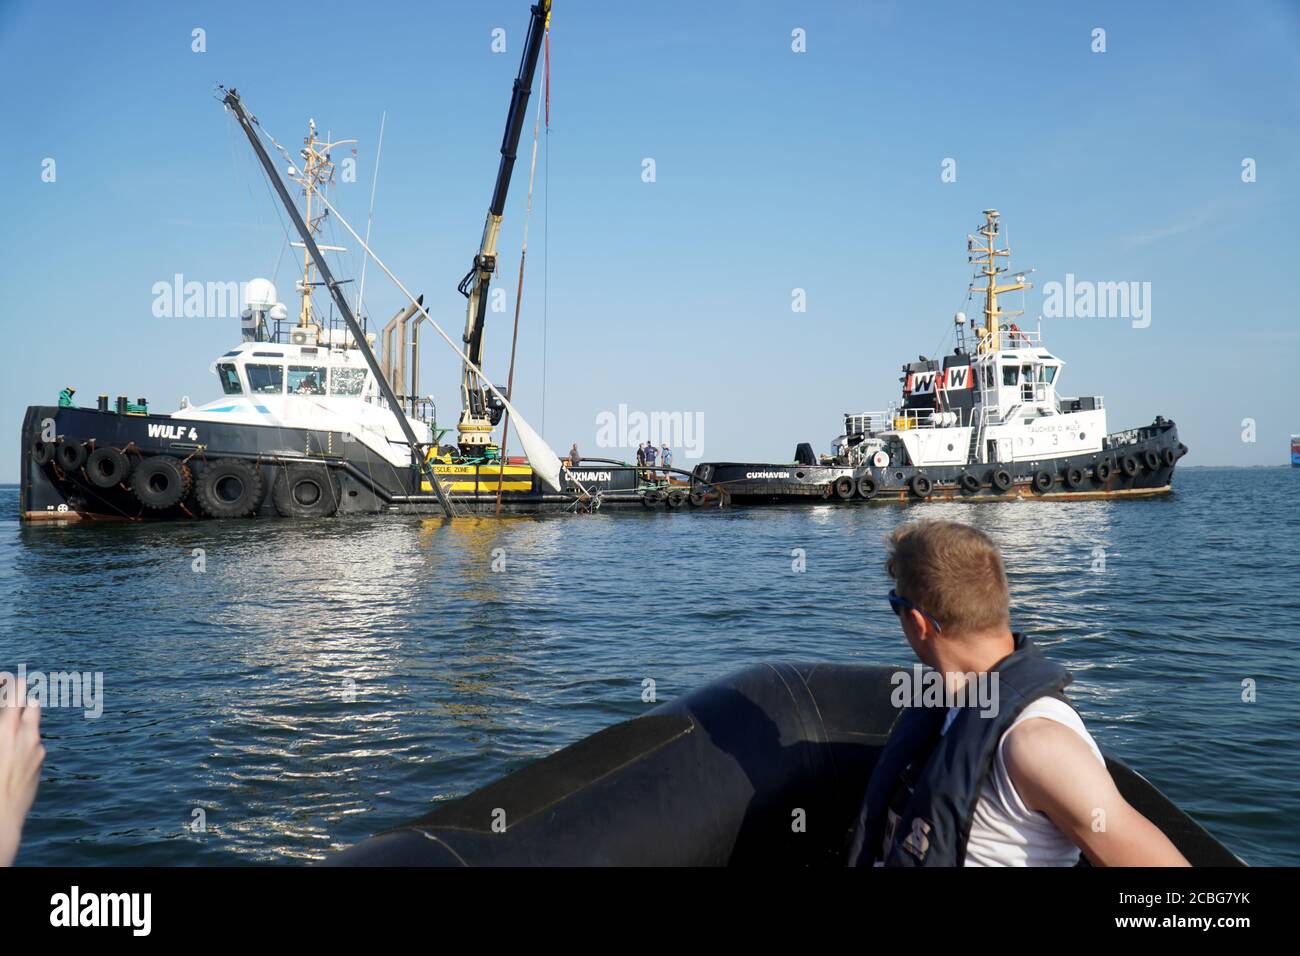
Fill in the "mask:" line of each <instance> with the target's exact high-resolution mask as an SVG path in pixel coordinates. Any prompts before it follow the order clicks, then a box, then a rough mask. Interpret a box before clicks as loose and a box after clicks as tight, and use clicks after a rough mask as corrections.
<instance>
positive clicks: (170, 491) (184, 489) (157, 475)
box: [131, 455, 193, 510]
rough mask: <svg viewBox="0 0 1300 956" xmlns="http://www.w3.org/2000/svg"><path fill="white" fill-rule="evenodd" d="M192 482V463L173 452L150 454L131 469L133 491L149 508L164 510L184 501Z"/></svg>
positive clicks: (141, 502)
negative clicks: (174, 456) (186, 462)
mask: <svg viewBox="0 0 1300 956" xmlns="http://www.w3.org/2000/svg"><path fill="white" fill-rule="evenodd" d="M192 484H193V476H192V475H191V474H190V469H189V468H188V466H186V465H185V463H184V462H182V461H181V460H180V459H179V458H173V457H172V456H171V455H150V456H149V457H148V458H144V459H142V460H140V461H138V462H136V465H135V468H133V469H132V470H131V492H132V494H134V495H135V497H136V499H137V500H138V501H139V502H140V504H142V505H144V506H145V507H146V508H153V509H155V510H162V509H164V508H170V507H172V506H173V505H177V504H180V502H181V501H182V500H183V499H184V498H185V496H186V495H187V494H189V493H190V486H191V485H192Z"/></svg>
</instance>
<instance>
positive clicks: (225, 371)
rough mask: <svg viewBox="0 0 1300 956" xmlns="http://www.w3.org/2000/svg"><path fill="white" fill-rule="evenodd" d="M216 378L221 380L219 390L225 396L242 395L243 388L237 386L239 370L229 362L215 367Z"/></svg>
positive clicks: (239, 385)
mask: <svg viewBox="0 0 1300 956" xmlns="http://www.w3.org/2000/svg"><path fill="white" fill-rule="evenodd" d="M217 378H219V379H221V390H222V391H223V392H225V393H226V394H227V395H242V394H243V393H244V386H243V385H241V384H239V370H238V369H237V368H235V366H233V365H231V364H230V363H229V362H224V363H222V364H221V365H218V366H217Z"/></svg>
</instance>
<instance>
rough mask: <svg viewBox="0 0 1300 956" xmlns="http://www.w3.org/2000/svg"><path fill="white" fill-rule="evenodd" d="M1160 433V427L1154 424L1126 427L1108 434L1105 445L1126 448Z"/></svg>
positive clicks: (1106, 446)
mask: <svg viewBox="0 0 1300 956" xmlns="http://www.w3.org/2000/svg"><path fill="white" fill-rule="evenodd" d="M1159 433H1160V429H1159V428H1157V427H1155V426H1154V425H1143V426H1142V427H1141V428H1126V429H1125V430H1124V431H1122V432H1113V433H1112V434H1110V435H1107V436H1106V440H1105V442H1104V443H1103V447H1105V448H1124V447H1126V446H1128V445H1137V444H1139V443H1141V442H1144V441H1147V440H1149V439H1151V438H1154V437H1155V436H1156V435H1158V434H1159Z"/></svg>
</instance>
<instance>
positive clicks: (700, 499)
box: [690, 491, 708, 508]
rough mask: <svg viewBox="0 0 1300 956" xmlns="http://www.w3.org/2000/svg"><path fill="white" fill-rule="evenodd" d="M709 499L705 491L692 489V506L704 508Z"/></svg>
mask: <svg viewBox="0 0 1300 956" xmlns="http://www.w3.org/2000/svg"><path fill="white" fill-rule="evenodd" d="M707 501H708V496H707V495H706V494H705V493H704V492H703V491H692V492H691V494H690V502H691V507H692V508H703V507H704V505H705V503H706V502H707Z"/></svg>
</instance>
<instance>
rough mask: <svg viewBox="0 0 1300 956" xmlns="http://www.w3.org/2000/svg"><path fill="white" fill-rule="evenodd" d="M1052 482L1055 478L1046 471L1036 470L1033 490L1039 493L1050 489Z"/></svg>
mask: <svg viewBox="0 0 1300 956" xmlns="http://www.w3.org/2000/svg"><path fill="white" fill-rule="evenodd" d="M1054 484H1056V479H1055V478H1053V477H1052V476H1051V475H1050V474H1048V473H1047V472H1045V471H1038V472H1035V473H1034V491H1036V492H1038V493H1039V494H1040V495H1041V494H1046V493H1047V492H1049V491H1051V490H1052V485H1054Z"/></svg>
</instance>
